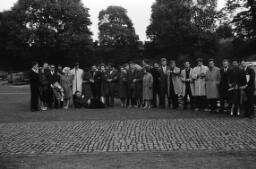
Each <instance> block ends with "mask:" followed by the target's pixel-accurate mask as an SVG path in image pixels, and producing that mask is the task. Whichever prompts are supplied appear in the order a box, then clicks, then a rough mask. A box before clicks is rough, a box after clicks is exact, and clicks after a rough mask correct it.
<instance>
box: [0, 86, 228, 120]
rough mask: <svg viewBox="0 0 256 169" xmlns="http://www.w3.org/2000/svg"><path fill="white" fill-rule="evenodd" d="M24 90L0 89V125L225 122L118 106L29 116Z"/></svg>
mask: <svg viewBox="0 0 256 169" xmlns="http://www.w3.org/2000/svg"><path fill="white" fill-rule="evenodd" d="M29 102H30V94H29V87H28V86H6V85H4V86H0V117H1V118H0V122H2V123H7V122H39V121H83V120H127V119H161V118H165V119H166V118H167V119H169V118H225V117H228V118H230V117H229V116H227V115H220V114H211V113H206V112H194V111H183V110H178V111H174V110H171V109H151V110H143V109H123V108H121V107H120V105H116V106H115V108H106V109H97V110H92V109H73V108H71V109H69V110H63V109H58V110H57V109H52V110H48V111H44V112H42V111H40V112H30V111H29V104H30V103H29Z"/></svg>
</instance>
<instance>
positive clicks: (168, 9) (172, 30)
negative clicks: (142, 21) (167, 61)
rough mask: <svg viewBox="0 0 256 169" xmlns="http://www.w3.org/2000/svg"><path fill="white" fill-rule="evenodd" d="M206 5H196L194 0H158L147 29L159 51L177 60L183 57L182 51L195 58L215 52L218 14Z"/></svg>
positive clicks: (200, 2) (153, 7)
mask: <svg viewBox="0 0 256 169" xmlns="http://www.w3.org/2000/svg"><path fill="white" fill-rule="evenodd" d="M207 2H208V1H207ZM204 4H206V5H204ZM205 6H206V7H207V6H208V5H207V3H206V2H204V1H198V3H197V4H193V3H192V1H190V0H183V1H174V0H171V1H170V0H157V1H156V3H155V4H154V5H153V6H152V15H151V24H150V25H149V26H148V28H147V35H148V37H149V38H150V39H151V40H152V41H153V42H154V43H153V44H154V46H155V48H156V50H158V51H160V53H161V54H162V55H165V56H167V57H171V58H173V59H179V55H181V54H183V55H184V54H185V55H189V56H190V57H192V58H191V59H193V58H195V57H198V56H200V57H201V56H202V57H207V56H209V57H210V56H211V55H213V53H214V49H215V43H216V39H215V35H214V33H212V32H211V31H210V30H212V25H213V24H214V21H213V20H214V17H213V16H212V15H210V14H208V13H209V12H208V8H205ZM210 9H212V8H210ZM208 22H210V24H209V23H208Z"/></svg>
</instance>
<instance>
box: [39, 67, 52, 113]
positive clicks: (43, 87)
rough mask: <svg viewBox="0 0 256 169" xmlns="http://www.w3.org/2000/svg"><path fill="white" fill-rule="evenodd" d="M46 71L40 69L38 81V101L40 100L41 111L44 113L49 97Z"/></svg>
mask: <svg viewBox="0 0 256 169" xmlns="http://www.w3.org/2000/svg"><path fill="white" fill-rule="evenodd" d="M45 70H46V69H45V68H44V67H42V68H41V69H40V70H39V81H40V100H41V110H43V111H45V110H47V107H48V98H49V95H50V91H49V90H50V88H49V81H48V78H47V73H46V71H45Z"/></svg>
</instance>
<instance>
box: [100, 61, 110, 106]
mask: <svg viewBox="0 0 256 169" xmlns="http://www.w3.org/2000/svg"><path fill="white" fill-rule="evenodd" d="M99 73H100V74H99V75H100V76H101V89H100V90H101V92H100V101H101V102H102V103H104V104H106V95H107V94H108V93H107V92H108V88H107V78H108V70H106V66H105V64H101V65H100V72H99Z"/></svg>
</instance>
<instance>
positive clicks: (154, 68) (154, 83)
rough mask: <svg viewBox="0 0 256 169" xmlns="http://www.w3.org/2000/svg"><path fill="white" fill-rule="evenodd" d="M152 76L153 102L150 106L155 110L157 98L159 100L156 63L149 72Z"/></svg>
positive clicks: (158, 71)
mask: <svg viewBox="0 0 256 169" xmlns="http://www.w3.org/2000/svg"><path fill="white" fill-rule="evenodd" d="M151 73H152V76H153V79H154V81H153V102H152V106H153V107H154V108H155V107H157V97H158V98H159V99H160V77H161V74H160V67H159V65H158V63H154V67H153V69H152V70H151Z"/></svg>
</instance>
